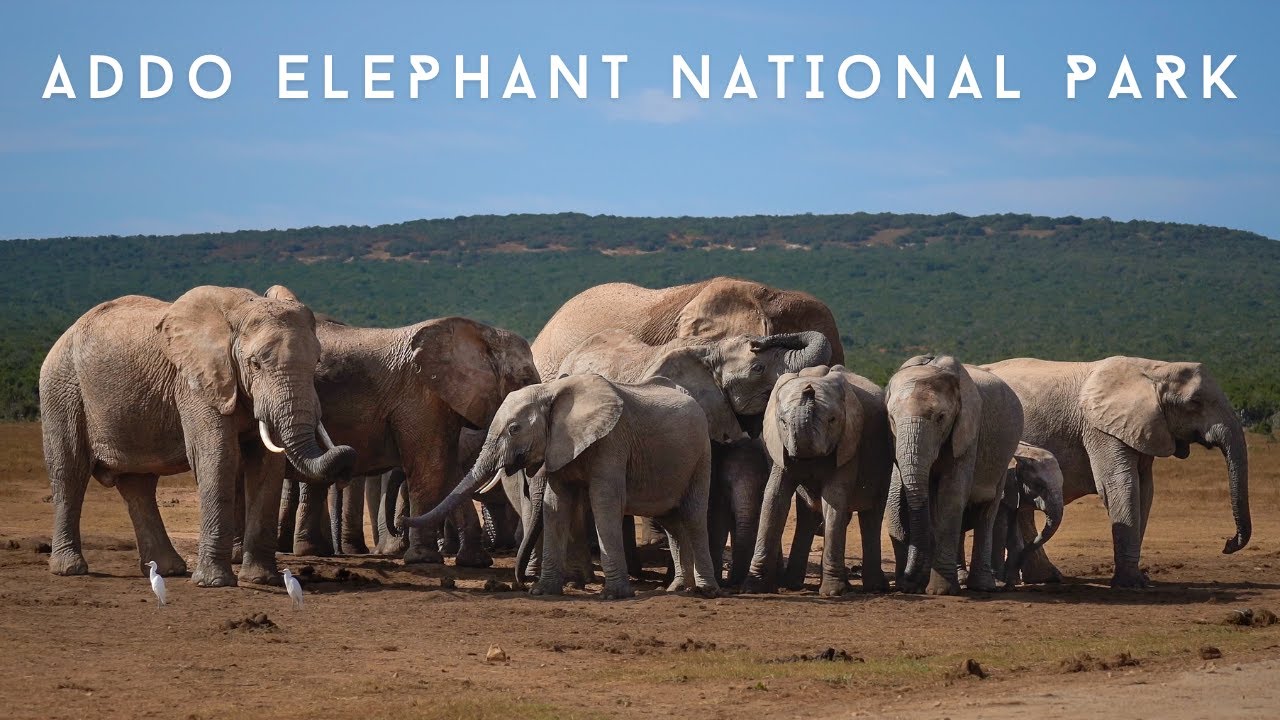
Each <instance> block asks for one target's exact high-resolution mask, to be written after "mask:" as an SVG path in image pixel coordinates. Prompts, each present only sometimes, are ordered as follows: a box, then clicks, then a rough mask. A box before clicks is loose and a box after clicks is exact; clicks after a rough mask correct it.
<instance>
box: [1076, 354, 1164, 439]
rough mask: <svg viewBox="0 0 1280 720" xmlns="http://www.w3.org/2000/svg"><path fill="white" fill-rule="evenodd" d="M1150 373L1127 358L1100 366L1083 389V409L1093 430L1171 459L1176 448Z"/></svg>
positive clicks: (1105, 362)
mask: <svg viewBox="0 0 1280 720" xmlns="http://www.w3.org/2000/svg"><path fill="white" fill-rule="evenodd" d="M1149 369H1150V368H1146V367H1143V365H1142V363H1140V362H1136V361H1134V360H1133V359H1131V358H1125V357H1112V358H1107V359H1106V360H1103V361H1101V362H1099V363H1098V365H1097V367H1095V368H1094V370H1093V372H1091V373H1089V377H1088V379H1086V380H1085V382H1084V385H1083V386H1082V387H1081V388H1080V407H1081V409H1082V410H1083V411H1084V417H1085V420H1086V422H1088V423H1089V425H1090V426H1091V427H1093V428H1095V429H1097V430H1100V431H1102V432H1104V433H1106V434H1108V435H1110V436H1112V437H1114V438H1116V439H1118V440H1120V441H1121V442H1123V443H1124V444H1126V445H1128V446H1129V447H1131V448H1133V449H1134V450H1137V451H1138V452H1140V453H1143V454H1144V455H1152V456H1155V457H1168V456H1170V455H1172V454H1173V453H1174V450H1176V446H1175V444H1174V441H1173V435H1172V433H1170V432H1169V426H1168V424H1167V423H1166V422H1165V419H1164V413H1162V412H1161V410H1160V402H1159V394H1158V388H1157V383H1158V382H1159V378H1155V377H1152V376H1151V375H1150V374H1148V372H1147V370H1149Z"/></svg>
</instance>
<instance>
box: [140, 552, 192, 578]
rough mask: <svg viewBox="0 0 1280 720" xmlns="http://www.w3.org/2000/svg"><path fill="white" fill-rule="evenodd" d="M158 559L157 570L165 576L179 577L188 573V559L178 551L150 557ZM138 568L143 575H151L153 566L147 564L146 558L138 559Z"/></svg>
mask: <svg viewBox="0 0 1280 720" xmlns="http://www.w3.org/2000/svg"><path fill="white" fill-rule="evenodd" d="M148 559H149V560H155V561H156V572H157V573H159V574H160V575H163V576H164V577H177V576H179V575H186V574H187V561H186V560H183V559H182V557H181V556H179V555H177V554H176V553H175V554H173V555H169V556H163V557H153V558H148ZM138 569H139V570H141V571H142V574H143V575H150V574H151V568H150V567H148V566H147V563H146V561H145V560H142V559H139V560H138Z"/></svg>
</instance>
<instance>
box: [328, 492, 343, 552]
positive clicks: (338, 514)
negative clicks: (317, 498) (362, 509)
mask: <svg viewBox="0 0 1280 720" xmlns="http://www.w3.org/2000/svg"><path fill="white" fill-rule="evenodd" d="M325 499H326V502H327V503H328V508H329V509H328V520H329V537H331V538H333V554H334V555H341V554H342V504H343V501H344V500H346V498H344V497H343V496H342V488H340V487H338V485H337V483H335V484H333V485H330V486H329V488H328V491H327V492H326V493H325Z"/></svg>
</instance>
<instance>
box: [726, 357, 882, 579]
mask: <svg viewBox="0 0 1280 720" xmlns="http://www.w3.org/2000/svg"><path fill="white" fill-rule="evenodd" d="M763 436H764V441H765V446H766V448H767V449H768V453H769V458H770V460H771V470H770V474H769V484H768V487H767V488H766V489H765V493H764V506H763V507H764V509H763V511H762V512H761V520H760V530H759V533H758V534H757V536H756V542H755V551H754V554H753V556H752V558H751V570H750V574H749V575H748V577H747V580H746V582H745V583H744V585H743V590H744V591H746V592H773V591H775V590H776V589H777V579H776V569H777V567H778V564H779V555H778V553H779V551H780V550H779V549H780V547H781V541H782V530H783V526H784V525H785V523H786V519H787V511H788V510H789V508H790V503H791V496H792V495H793V494H795V491H796V488H797V487H798V486H800V485H803V486H805V487H806V488H807V489H808V491H809V493H810V494H811V495H813V496H814V497H815V498H818V497H820V498H821V503H822V520H823V530H824V537H823V553H822V584H821V585H820V586H819V590H818V592H819V594H821V595H824V596H833V595H842V594H844V592H845V590H846V588H847V585H848V581H847V575H848V569H847V567H846V566H845V535H846V530H847V528H848V525H849V519H850V514H851V513H852V512H854V511H856V512H857V513H858V525H859V530H860V535H861V537H862V566H863V574H862V577H863V586H864V587H865V588H866V589H867V590H870V591H874V592H880V591H884V590H887V589H888V587H889V583H888V581H887V580H886V579H885V577H884V573H883V572H882V571H881V569H880V525H881V522H882V521H883V519H884V509H885V502H886V500H887V498H888V492H889V474H890V468H891V467H892V462H893V450H892V446H891V444H890V442H889V432H888V421H887V418H886V412H885V397H884V392H883V391H882V390H881V389H880V388H879V386H877V385H876V384H875V383H872V382H871V381H870V380H867V379H866V378H864V377H862V376H860V375H856V374H854V373H852V372H849V371H848V370H846V369H845V368H844V367H842V366H840V365H835V366H832V367H830V368H828V367H826V366H818V367H813V368H808V369H806V370H801V371H800V372H799V373H788V374H785V375H783V376H782V377H780V378H779V379H778V382H777V385H776V386H775V387H774V389H773V393H772V396H771V397H770V399H769V405H768V409H767V410H766V412H765V416H764V430H763Z"/></svg>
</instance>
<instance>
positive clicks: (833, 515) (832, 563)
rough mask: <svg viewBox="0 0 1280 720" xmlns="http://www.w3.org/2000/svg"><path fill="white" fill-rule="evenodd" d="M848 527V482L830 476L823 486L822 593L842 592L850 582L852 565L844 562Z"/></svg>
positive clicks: (819, 588) (820, 587) (819, 592)
mask: <svg viewBox="0 0 1280 720" xmlns="http://www.w3.org/2000/svg"><path fill="white" fill-rule="evenodd" d="M848 529H849V500H848V496H847V485H846V484H845V483H844V482H838V481H835V480H832V479H828V480H827V482H825V483H823V485H822V584H821V585H820V586H819V587H818V594H819V595H823V596H826V597H832V596H836V595H843V594H844V592H845V590H846V588H847V587H848V585H849V568H848V567H846V566H845V564H844V555H845V553H844V550H845V537H846V535H847V534H848Z"/></svg>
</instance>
